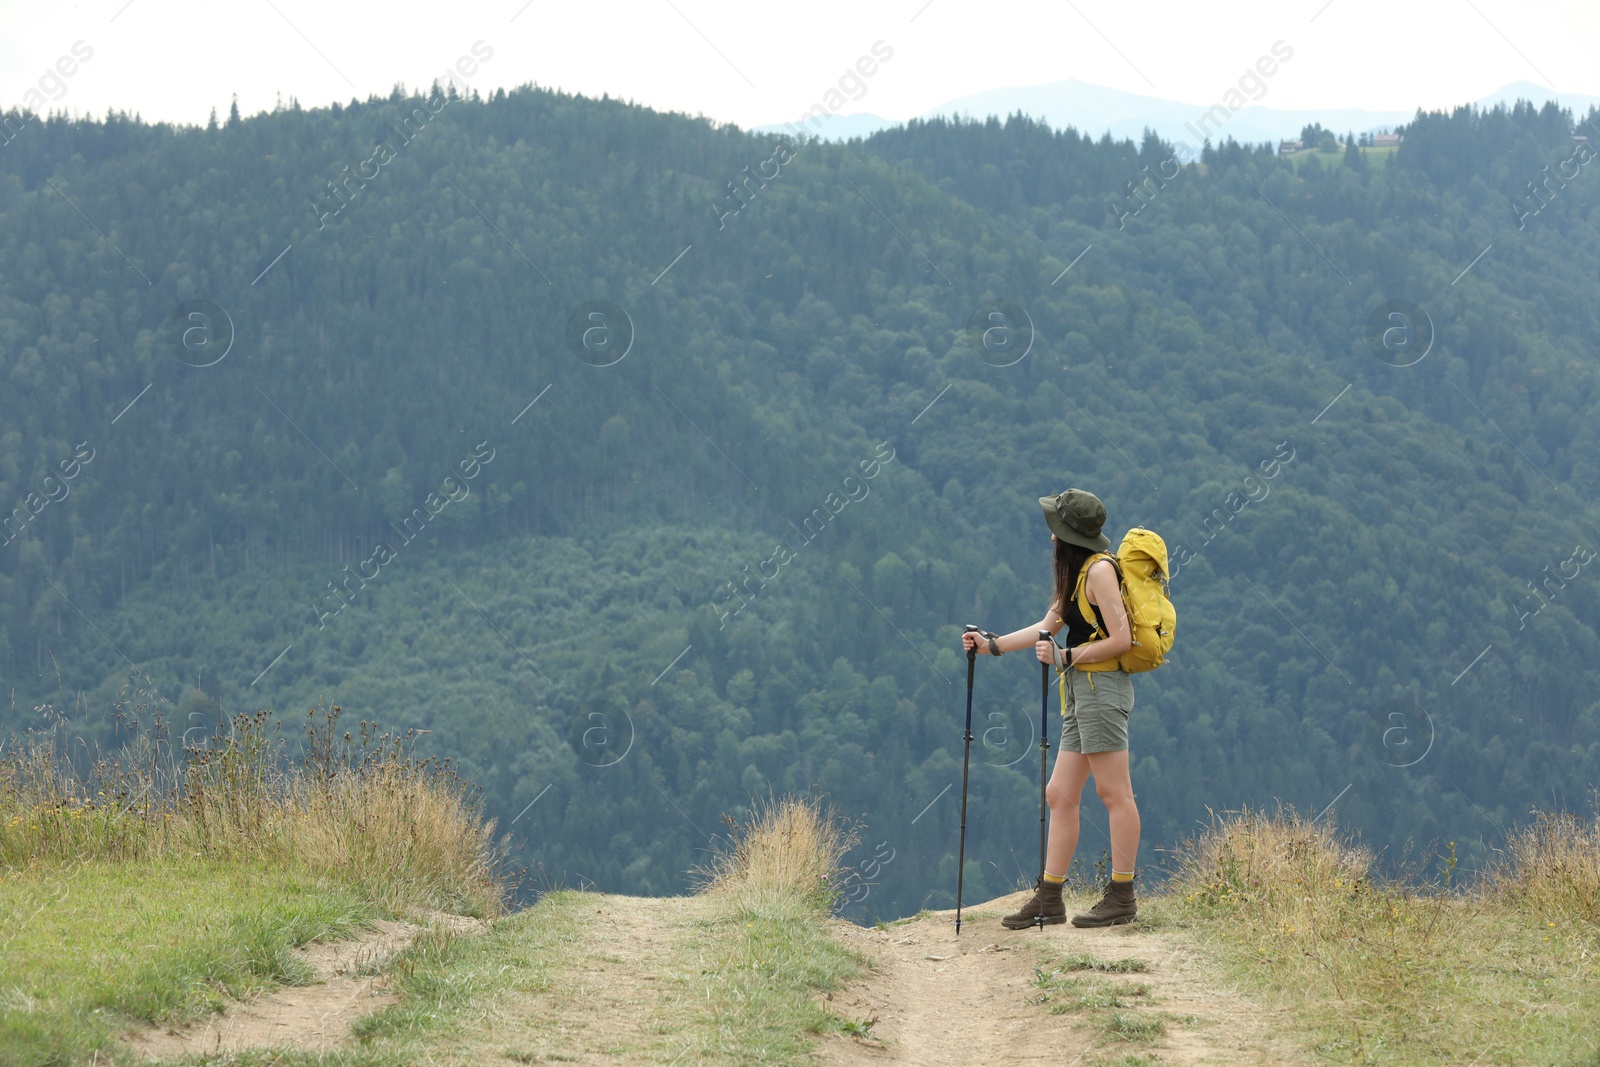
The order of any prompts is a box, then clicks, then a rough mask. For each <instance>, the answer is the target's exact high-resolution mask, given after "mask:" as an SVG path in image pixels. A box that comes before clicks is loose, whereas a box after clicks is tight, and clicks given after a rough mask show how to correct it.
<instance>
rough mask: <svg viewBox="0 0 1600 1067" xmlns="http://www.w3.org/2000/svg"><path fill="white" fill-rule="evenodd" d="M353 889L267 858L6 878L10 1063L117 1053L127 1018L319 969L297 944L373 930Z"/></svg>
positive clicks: (205, 1006)
mask: <svg viewBox="0 0 1600 1067" xmlns="http://www.w3.org/2000/svg"><path fill="white" fill-rule="evenodd" d="M373 918H374V914H373V910H372V908H371V907H370V906H369V905H367V904H365V903H363V902H362V901H360V900H359V899H358V898H357V897H355V896H354V895H353V894H351V893H350V892H349V891H348V890H345V889H340V888H336V887H332V886H328V885H326V884H322V883H319V882H317V881H315V880H313V879H310V878H307V877H304V876H299V875H296V874H293V873H289V872H285V871H283V870H279V869H274V868H271V867H265V866H252V865H248V864H245V865H241V864H236V863H235V864H216V863H205V862H201V861H188V862H184V861H181V860H175V859H168V860H164V861H159V862H155V861H152V862H144V863H121V864H110V863H100V862H95V863H85V864H81V865H78V866H75V867H67V868H49V869H41V870H34V871H20V872H19V871H16V870H11V871H7V872H6V873H5V874H4V875H3V876H0V961H3V963H0V1067H46V1065H51V1067H53V1065H57V1064H61V1065H65V1064H69V1063H75V1062H79V1061H82V1060H83V1059H84V1058H86V1057H89V1056H93V1055H95V1054H96V1053H99V1057H100V1058H101V1059H104V1058H106V1056H107V1055H108V1053H113V1052H114V1044H115V1041H114V1039H115V1035H116V1034H117V1033H118V1032H119V1031H120V1030H123V1029H125V1028H126V1027H127V1026H128V1025H130V1024H133V1023H137V1022H140V1021H143V1022H157V1021H181V1020H185V1019H190V1018H194V1017H196V1016H198V1015H201V1014H203V1013H205V1012H208V1011H211V1010H214V1009H215V1008H217V1007H218V1006H220V1005H221V1004H222V1002H223V999H224V998H225V997H238V996H242V995H246V994H248V993H250V992H253V991H255V990H259V989H261V988H263V987H264V986H267V985H269V984H271V983H278V982H286V983H296V982H304V981H306V980H307V979H308V978H309V974H308V972H307V971H306V969H305V967H304V964H302V963H301V962H300V961H299V960H298V959H297V958H296V957H295V956H294V955H293V954H292V953H291V952H290V951H289V950H290V948H292V947H293V946H295V945H299V944H303V943H305V942H307V941H310V940H313V939H315V938H319V937H328V936H341V935H347V934H349V933H351V932H352V931H355V930H357V929H360V928H361V927H363V926H366V925H369V924H370V922H371V920H372V919H373Z"/></svg>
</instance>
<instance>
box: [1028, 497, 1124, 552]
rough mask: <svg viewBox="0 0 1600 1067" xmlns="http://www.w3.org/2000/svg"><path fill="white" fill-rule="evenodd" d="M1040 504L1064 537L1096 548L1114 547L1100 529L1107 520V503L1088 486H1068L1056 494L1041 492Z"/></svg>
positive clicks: (1048, 520) (1053, 529)
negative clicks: (1042, 493)
mask: <svg viewBox="0 0 1600 1067" xmlns="http://www.w3.org/2000/svg"><path fill="white" fill-rule="evenodd" d="M1039 506H1040V507H1041V508H1043V509H1044V521H1045V522H1046V523H1047V524H1049V526H1050V532H1051V533H1053V534H1055V535H1056V536H1057V537H1059V538H1060V539H1061V540H1063V541H1066V542H1067V543H1069V544H1074V545H1082V546H1083V547H1084V548H1090V549H1094V550H1095V551H1097V552H1103V551H1105V550H1106V549H1108V548H1110V547H1111V539H1110V538H1109V537H1107V536H1106V535H1105V534H1103V533H1101V532H1100V527H1102V526H1104V525H1105V524H1106V506H1105V505H1104V504H1102V503H1100V498H1099V497H1097V496H1095V495H1094V494H1093V493H1091V492H1089V491H1088V490H1086V489H1068V490H1067V491H1066V492H1064V493H1058V494H1056V495H1055V496H1042V497H1040V498H1039Z"/></svg>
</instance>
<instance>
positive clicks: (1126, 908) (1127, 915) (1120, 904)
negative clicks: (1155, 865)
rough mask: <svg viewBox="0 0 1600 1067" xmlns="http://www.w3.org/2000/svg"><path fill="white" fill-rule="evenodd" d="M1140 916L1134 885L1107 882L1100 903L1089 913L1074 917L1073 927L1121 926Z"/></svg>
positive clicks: (1085, 912)
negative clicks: (1104, 893)
mask: <svg viewBox="0 0 1600 1067" xmlns="http://www.w3.org/2000/svg"><path fill="white" fill-rule="evenodd" d="M1138 914H1139V904H1138V902H1137V901H1135V900H1134V898H1133V883H1132V882H1131V881H1129V882H1107V883H1106V895H1105V896H1103V897H1101V898H1100V903H1098V904H1096V905H1095V906H1094V907H1092V908H1090V909H1089V910H1088V911H1083V912H1079V913H1078V914H1077V915H1074V916H1073V917H1072V925H1073V926H1078V927H1085V926H1120V925H1122V924H1123V923H1131V922H1133V920H1134V919H1135V918H1136V917H1137V916H1138Z"/></svg>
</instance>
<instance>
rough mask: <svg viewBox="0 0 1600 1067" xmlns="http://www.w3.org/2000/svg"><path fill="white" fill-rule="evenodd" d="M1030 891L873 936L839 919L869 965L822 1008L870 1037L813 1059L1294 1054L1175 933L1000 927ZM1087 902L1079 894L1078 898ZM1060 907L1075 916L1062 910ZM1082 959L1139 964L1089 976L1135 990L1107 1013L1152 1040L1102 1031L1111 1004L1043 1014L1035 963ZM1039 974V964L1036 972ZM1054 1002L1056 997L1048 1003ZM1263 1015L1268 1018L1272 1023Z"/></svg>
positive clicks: (1268, 1058) (1225, 1058) (1218, 1058)
mask: <svg viewBox="0 0 1600 1067" xmlns="http://www.w3.org/2000/svg"><path fill="white" fill-rule="evenodd" d="M1028 897H1029V894H1028V893H1017V894H1014V895H1012V896H1007V897H1001V898H999V899H998V900H993V901H990V902H988V903H986V904H980V905H978V906H976V907H974V908H971V909H969V910H967V911H965V912H964V913H963V916H962V926H961V936H960V938H959V940H958V939H957V937H956V935H955V928H954V923H953V921H952V920H953V919H954V912H936V913H932V914H930V915H928V916H925V917H923V918H921V919H918V920H916V921H913V922H908V923H903V924H900V925H896V926H891V927H889V928H887V929H884V930H877V929H870V928H863V927H857V926H852V925H849V924H844V923H841V924H840V925H839V933H840V935H841V936H842V937H843V938H844V939H845V940H846V941H848V942H849V943H850V944H851V945H853V946H855V947H856V948H857V949H859V950H860V951H861V952H863V953H864V954H866V955H867V956H868V957H869V958H870V959H871V960H872V961H873V969H872V970H871V971H870V972H869V973H868V974H867V975H866V976H865V977H864V978H863V979H862V980H861V981H859V982H857V983H856V984H855V985H853V986H851V987H850V988H848V989H846V990H844V991H841V992H839V993H835V994H834V995H833V997H832V1000H831V1003H830V1005H829V1006H830V1007H832V1008H833V1010H834V1011H836V1012H837V1013H839V1014H840V1015H841V1016H843V1017H844V1018H845V1019H847V1020H850V1021H852V1022H856V1023H867V1022H870V1021H871V1020H874V1019H875V1020H877V1021H876V1022H874V1023H872V1024H871V1026H870V1028H869V1034H870V1038H869V1039H867V1040H862V1039H858V1038H852V1037H847V1036H837V1035H834V1036H829V1037H828V1038H827V1039H825V1040H824V1042H823V1044H822V1048H821V1050H820V1062H821V1063H824V1064H828V1065H837V1067H859V1065H873V1067H889V1065H898V1064H915V1065H917V1067H942V1065H946V1064H949V1065H961V1067H986V1065H995V1067H1000V1065H1006V1067H1011V1065H1014V1064H1027V1063H1050V1064H1053V1065H1056V1067H1071V1065H1074V1064H1082V1065H1084V1067H1088V1065H1090V1064H1098V1063H1113V1062H1120V1061H1121V1060H1122V1058H1123V1057H1125V1056H1128V1055H1135V1056H1143V1057H1147V1058H1148V1059H1150V1060H1153V1061H1154V1062H1157V1063H1173V1064H1229V1065H1238V1064H1285V1063H1295V1062H1300V1061H1301V1060H1302V1059H1303V1054H1301V1053H1300V1052H1299V1051H1298V1050H1297V1049H1296V1047H1295V1046H1294V1045H1293V1043H1292V1042H1290V1041H1288V1040H1286V1039H1284V1038H1283V1037H1281V1036H1278V1035H1281V1034H1284V1033H1287V1032H1289V1031H1288V1029H1287V1027H1288V1024H1287V1022H1286V1021H1284V1020H1276V1019H1273V1018H1272V1017H1271V1015H1270V1013H1268V1012H1267V1011H1266V1010H1264V1009H1263V1008H1262V1007H1261V1006H1260V1005H1258V1004H1255V1003H1252V1002H1251V1001H1249V1000H1247V999H1245V998H1244V997H1243V996H1242V995H1241V994H1239V993H1238V991H1236V990H1235V989H1233V988H1231V986H1230V985H1229V984H1228V983H1226V982H1225V981H1223V980H1221V979H1220V977H1219V975H1218V974H1217V973H1216V972H1215V970H1214V969H1213V968H1211V967H1209V966H1208V965H1207V964H1206V963H1205V961H1204V960H1203V959H1202V958H1201V957H1200V956H1199V955H1198V954H1196V953H1195V952H1193V951H1192V950H1191V949H1190V946H1189V944H1188V942H1187V941H1186V940H1185V939H1183V938H1182V937H1181V936H1179V935H1178V934H1175V933H1170V932H1167V931H1162V932H1160V933H1150V932H1141V931H1140V930H1139V928H1138V924H1137V923H1135V924H1133V925H1131V926H1121V927H1112V928H1110V929H1105V930H1078V929H1074V928H1073V927H1072V926H1071V925H1063V926H1051V927H1047V928H1045V929H1044V930H1043V931H1039V930H1022V931H1011V930H1006V929H1004V928H1003V927H1001V925H1000V923H999V917H1000V916H1001V915H1003V914H1005V913H1006V912H1009V911H1014V910H1016V908H1017V907H1018V906H1020V905H1021V904H1022V903H1023V902H1024V901H1026V900H1027V899H1028ZM1088 903H1092V901H1083V902H1080V905H1081V906H1087V904H1088ZM1068 910H1069V912H1070V911H1072V910H1075V909H1074V907H1073V906H1072V905H1070V904H1069V908H1068ZM1085 953H1086V954H1088V955H1090V956H1093V957H1095V958H1097V959H1101V960H1124V959H1139V960H1143V961H1144V963H1145V965H1146V967H1147V968H1148V970H1146V971H1144V972H1141V973H1133V974H1094V973H1093V972H1086V973H1089V974H1091V975H1092V979H1102V980H1106V981H1107V983H1109V984H1124V985H1142V986H1147V987H1148V991H1147V992H1144V993H1142V994H1140V995H1138V996H1137V998H1136V999H1129V1000H1128V1002H1127V1004H1126V1007H1125V1009H1119V1010H1118V1011H1119V1014H1121V1015H1123V1016H1124V1017H1125V1018H1131V1019H1132V1021H1133V1026H1134V1027H1137V1026H1138V1025H1140V1024H1141V1022H1142V1023H1144V1024H1146V1025H1153V1023H1154V1022H1155V1021H1157V1020H1159V1022H1160V1023H1161V1026H1162V1032H1161V1033H1160V1035H1159V1036H1157V1037H1155V1038H1154V1040H1147V1041H1138V1040H1128V1039H1126V1038H1124V1037H1122V1036H1121V1035H1119V1034H1117V1033H1115V1032H1113V1031H1112V1030H1111V1029H1109V1028H1108V1025H1107V1024H1108V1020H1109V1019H1110V1018H1111V1014H1112V1013H1111V1011H1110V1010H1095V1009H1090V1008H1083V1009H1078V1010H1072V1011H1067V1012H1064V1013H1062V1014H1052V1013H1051V1011H1050V1006H1049V1005H1047V1004H1045V1003H1042V1001H1043V999H1044V993H1043V990H1041V989H1040V988H1039V987H1038V986H1037V985H1036V984H1035V980H1034V979H1035V968H1036V967H1038V966H1039V965H1040V964H1041V963H1042V962H1045V961H1048V960H1050V959H1058V958H1061V957H1065V956H1074V955H1078V954H1085ZM1047 969H1048V967H1047ZM1054 999H1055V1000H1056V1002H1057V1003H1060V1000H1061V998H1059V997H1058V998H1054ZM1274 1023H1278V1025H1277V1026H1274V1025H1273V1024H1274Z"/></svg>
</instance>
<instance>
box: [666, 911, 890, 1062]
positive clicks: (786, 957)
mask: <svg viewBox="0 0 1600 1067" xmlns="http://www.w3.org/2000/svg"><path fill="white" fill-rule="evenodd" d="M708 904H709V905H710V909H709V911H710V914H709V916H708V918H707V919H706V920H704V927H703V933H704V937H705V940H704V941H702V942H700V943H699V944H691V943H689V942H687V941H686V942H685V943H684V944H683V946H682V950H681V953H680V962H681V963H682V964H684V965H689V964H692V965H693V969H695V970H697V971H698V972H699V974H698V978H697V979H692V980H691V983H690V984H691V993H690V995H691V997H692V998H693V999H694V1000H695V1001H696V1002H698V1003H700V1004H703V1005H704V1007H703V1008H702V1009H701V1010H700V1011H699V1012H697V1013H696V1016H695V1017H694V1018H693V1019H692V1020H690V1023H689V1025H688V1026H686V1027H685V1028H684V1030H683V1031H682V1032H681V1033H680V1034H679V1035H677V1037H676V1038H675V1040H674V1050H673V1051H674V1054H677V1053H679V1052H683V1051H684V1050H687V1054H686V1055H684V1057H683V1060H682V1061H680V1062H686V1063H707V1064H730V1065H733V1064H748V1063H779V1064H781V1063H792V1064H809V1063H811V1062H812V1059H811V1057H812V1051H811V1048H812V1040H811V1036H810V1035H814V1034H821V1033H827V1032H830V1031H843V1032H850V1028H851V1026H852V1025H854V1026H855V1027H856V1028H857V1029H858V1030H859V1029H861V1028H862V1024H860V1023H852V1022H851V1021H847V1020H843V1019H841V1018H839V1017H838V1016H837V1015H834V1014H833V1013H832V1012H829V1011H827V1010H826V1009H825V1008H823V1007H822V1006H820V1005H819V1004H818V1003H817V996H816V994H817V993H818V992H819V991H823V990H831V989H835V988H837V987H838V986H839V985H840V984H841V983H843V982H844V981H845V980H846V979H848V978H851V977H853V976H854V975H855V974H857V973H858V972H859V971H860V969H861V967H862V965H863V961H862V959H861V957H860V956H859V955H858V954H857V953H855V952H853V951H851V950H850V949H848V948H846V947H845V946H844V945H842V944H841V943H840V942H839V940H838V939H837V938H836V937H834V935H833V933H832V932H831V931H830V930H829V929H828V924H827V923H826V922H825V921H824V919H825V913H823V912H821V911H820V910H819V909H817V908H816V907H815V905H814V904H812V903H810V902H808V901H805V900H802V899H799V898H797V897H795V896H794V895H792V894H785V893H782V892H759V891H745V892H741V893H736V894H730V895H728V896H727V897H726V898H720V899H719V898H718V897H717V896H716V895H713V896H712V897H711V899H709V900H708ZM691 953H692V958H691V956H690V955H689V954H691ZM696 986H698V988H694V987H696Z"/></svg>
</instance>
